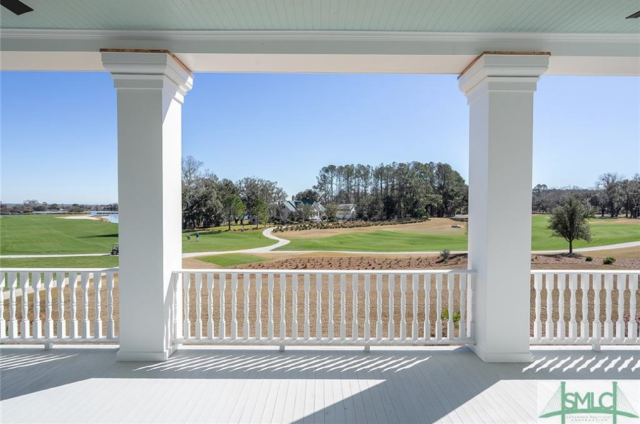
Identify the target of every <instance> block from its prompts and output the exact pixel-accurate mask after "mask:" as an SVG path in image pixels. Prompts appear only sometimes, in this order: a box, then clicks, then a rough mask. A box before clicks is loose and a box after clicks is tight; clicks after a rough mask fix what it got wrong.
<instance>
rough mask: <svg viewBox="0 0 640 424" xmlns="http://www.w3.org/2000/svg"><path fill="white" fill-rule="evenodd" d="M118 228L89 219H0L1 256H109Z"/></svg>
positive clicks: (40, 216)
mask: <svg viewBox="0 0 640 424" xmlns="http://www.w3.org/2000/svg"><path fill="white" fill-rule="evenodd" d="M117 242H118V225H117V224H111V223H108V222H102V221H93V220H88V219H63V218H60V217H59V216H43V215H25V216H3V217H2V218H0V255H21V254H37V255H45V254H65V253H109V252H110V251H111V246H112V245H113V244H114V243H117Z"/></svg>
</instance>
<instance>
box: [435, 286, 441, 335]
mask: <svg viewBox="0 0 640 424" xmlns="http://www.w3.org/2000/svg"><path fill="white" fill-rule="evenodd" d="M436 340H438V341H439V340H442V274H438V275H436Z"/></svg>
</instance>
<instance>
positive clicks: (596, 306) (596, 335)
mask: <svg viewBox="0 0 640 424" xmlns="http://www.w3.org/2000/svg"><path fill="white" fill-rule="evenodd" d="M601 288H602V274H594V275H593V340H594V341H595V343H596V344H599V343H600V339H601V338H602V323H601V322H600V289H601Z"/></svg>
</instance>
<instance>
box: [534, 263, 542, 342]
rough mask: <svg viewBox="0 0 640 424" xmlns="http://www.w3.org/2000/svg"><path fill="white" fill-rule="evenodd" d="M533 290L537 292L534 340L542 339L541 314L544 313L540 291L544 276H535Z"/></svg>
mask: <svg viewBox="0 0 640 424" xmlns="http://www.w3.org/2000/svg"><path fill="white" fill-rule="evenodd" d="M533 288H534V289H535V291H536V302H535V308H536V319H535V321H534V323H533V338H534V339H536V340H540V339H542V320H541V319H540V314H541V312H542V300H541V299H540V291H541V290H542V274H535V275H534V277H533Z"/></svg>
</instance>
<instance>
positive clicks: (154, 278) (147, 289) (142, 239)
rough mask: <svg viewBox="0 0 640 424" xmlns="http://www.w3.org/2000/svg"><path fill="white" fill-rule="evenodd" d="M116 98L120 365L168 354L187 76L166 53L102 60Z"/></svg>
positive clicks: (120, 54) (178, 262)
mask: <svg viewBox="0 0 640 424" xmlns="http://www.w3.org/2000/svg"><path fill="white" fill-rule="evenodd" d="M102 62H103V65H104V67H105V68H106V69H107V70H108V71H109V72H111V74H112V76H113V79H114V80H115V88H116V89H117V91H118V200H119V208H120V218H119V221H120V224H119V243H120V274H119V281H118V287H119V301H120V328H119V333H120V350H119V352H118V355H117V358H118V360H120V361H146V360H165V359H167V358H168V357H169V355H170V354H171V353H172V350H171V349H172V347H171V328H172V327H171V323H170V320H171V321H172V317H171V316H170V312H171V311H170V305H171V304H172V296H173V291H172V290H169V289H170V280H171V273H172V271H175V270H178V269H180V268H181V267H182V241H181V228H182V198H181V197H182V194H181V158H182V103H183V101H184V96H185V94H186V93H187V92H188V91H189V90H190V89H191V87H192V82H193V79H192V76H191V74H190V72H189V71H188V70H187V69H186V68H185V67H184V65H182V64H181V63H179V62H178V61H177V60H176V59H175V58H174V57H173V56H172V55H171V54H169V53H168V52H167V53H147V52H141V51H134V52H131V51H128V52H124V51H107V52H103V53H102Z"/></svg>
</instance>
